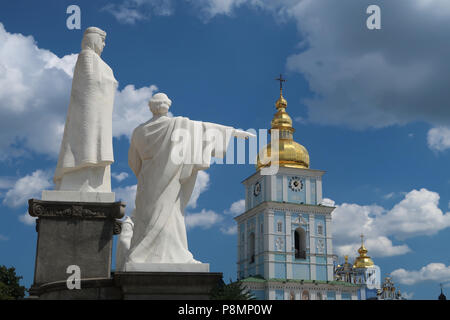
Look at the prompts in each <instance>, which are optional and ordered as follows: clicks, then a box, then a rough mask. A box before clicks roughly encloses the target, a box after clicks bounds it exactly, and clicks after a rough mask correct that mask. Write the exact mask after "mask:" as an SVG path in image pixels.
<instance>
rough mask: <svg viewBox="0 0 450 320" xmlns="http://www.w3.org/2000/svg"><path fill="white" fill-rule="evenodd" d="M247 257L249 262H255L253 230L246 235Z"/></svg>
mask: <svg viewBox="0 0 450 320" xmlns="http://www.w3.org/2000/svg"><path fill="white" fill-rule="evenodd" d="M248 258H249V260H250V263H254V262H255V234H254V233H253V232H251V233H250V236H249V237H248Z"/></svg>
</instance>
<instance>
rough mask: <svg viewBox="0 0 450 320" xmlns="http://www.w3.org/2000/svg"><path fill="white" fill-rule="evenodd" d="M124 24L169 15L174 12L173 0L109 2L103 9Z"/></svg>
mask: <svg viewBox="0 0 450 320" xmlns="http://www.w3.org/2000/svg"><path fill="white" fill-rule="evenodd" d="M102 10H103V11H106V12H109V13H110V14H112V15H113V16H114V17H115V18H116V19H117V21H119V22H120V23H123V24H135V23H136V22H138V21H143V20H148V19H149V18H150V17H151V16H169V15H171V14H172V13H173V5H172V1H171V0H125V1H123V2H122V3H120V4H108V5H106V6H105V7H103V9H102Z"/></svg>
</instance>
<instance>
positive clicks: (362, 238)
mask: <svg viewBox="0 0 450 320" xmlns="http://www.w3.org/2000/svg"><path fill="white" fill-rule="evenodd" d="M360 237H361V245H363V244H364V234H362V233H361V235H360Z"/></svg>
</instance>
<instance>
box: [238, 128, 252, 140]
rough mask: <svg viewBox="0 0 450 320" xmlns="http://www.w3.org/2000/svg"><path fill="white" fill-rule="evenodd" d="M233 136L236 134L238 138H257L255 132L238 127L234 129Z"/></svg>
mask: <svg viewBox="0 0 450 320" xmlns="http://www.w3.org/2000/svg"><path fill="white" fill-rule="evenodd" d="M233 136H235V137H236V138H241V139H248V138H256V135H255V134H253V133H250V132H247V131H242V130H238V129H235V130H234V134H233Z"/></svg>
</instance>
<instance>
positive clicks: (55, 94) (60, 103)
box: [0, 23, 157, 160]
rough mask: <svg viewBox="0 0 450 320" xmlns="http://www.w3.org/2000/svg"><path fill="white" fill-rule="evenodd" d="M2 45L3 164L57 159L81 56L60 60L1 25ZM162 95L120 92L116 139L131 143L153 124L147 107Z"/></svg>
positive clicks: (148, 90)
mask: <svg viewBox="0 0 450 320" xmlns="http://www.w3.org/2000/svg"><path fill="white" fill-rule="evenodd" d="M0 43H1V47H0V126H1V127H2V130H1V132H0V160H2V159H3V160H4V159H5V158H7V157H17V156H23V155H24V153H26V152H28V151H32V152H36V153H40V154H47V155H50V156H52V157H54V158H56V156H57V155H58V153H59V148H60V145H61V139H62V135H63V132H64V124H65V120H66V119H65V117H66V112H67V108H68V105H69V101H70V90H71V85H72V77H73V68H74V67H75V63H76V60H77V57H78V55H77V54H68V55H65V56H64V57H62V58H59V57H58V56H56V55H55V54H54V53H52V52H50V51H49V50H46V49H42V48H38V47H37V45H36V42H35V40H34V38H33V37H32V36H24V35H22V34H13V33H9V32H7V31H6V30H5V28H4V26H3V24H1V23H0ZM156 89H157V88H156V86H154V85H150V86H148V87H142V88H135V87H134V86H133V85H127V86H125V87H124V88H123V89H122V90H118V91H117V92H116V99H115V105H114V113H113V135H114V137H120V136H127V137H129V136H130V135H131V132H132V130H133V129H134V128H135V127H136V126H138V125H139V124H140V123H142V122H145V121H147V120H148V119H149V118H151V116H152V114H151V112H150V111H149V109H148V106H147V103H148V101H149V100H150V98H151V96H152V95H153V93H154V92H155V90H156Z"/></svg>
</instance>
